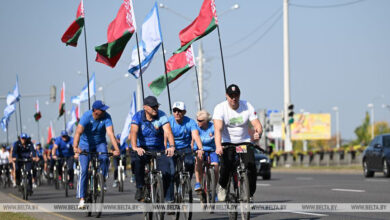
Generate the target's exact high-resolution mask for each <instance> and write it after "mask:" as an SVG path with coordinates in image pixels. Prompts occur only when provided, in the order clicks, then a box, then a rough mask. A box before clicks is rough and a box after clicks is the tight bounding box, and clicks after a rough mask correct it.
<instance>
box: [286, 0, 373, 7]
mask: <svg viewBox="0 0 390 220" xmlns="http://www.w3.org/2000/svg"><path fill="white" fill-rule="evenodd" d="M363 1H365V0H355V1H352V2H346V3H339V4H334V5H301V4H294V3H290V4H289V5H290V6H294V7H299V8H337V7H344V6H349V5H354V4H358V3H361V2H363Z"/></svg>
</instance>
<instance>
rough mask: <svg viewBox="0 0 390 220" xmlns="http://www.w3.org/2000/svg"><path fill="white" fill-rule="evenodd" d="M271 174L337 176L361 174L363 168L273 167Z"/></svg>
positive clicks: (358, 166)
mask: <svg viewBox="0 0 390 220" xmlns="http://www.w3.org/2000/svg"><path fill="white" fill-rule="evenodd" d="M271 172H273V173H337V174H361V175H363V168H362V167H361V166H360V165H353V166H333V167H326V166H321V167H313V166H310V167H273V168H272V171H271Z"/></svg>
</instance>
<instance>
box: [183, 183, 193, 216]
mask: <svg viewBox="0 0 390 220" xmlns="http://www.w3.org/2000/svg"><path fill="white" fill-rule="evenodd" d="M181 203H184V204H185V205H187V206H183V209H182V210H181V216H182V219H185V220H191V219H192V188H191V182H190V180H189V177H188V178H186V180H185V181H184V183H182V184H181Z"/></svg>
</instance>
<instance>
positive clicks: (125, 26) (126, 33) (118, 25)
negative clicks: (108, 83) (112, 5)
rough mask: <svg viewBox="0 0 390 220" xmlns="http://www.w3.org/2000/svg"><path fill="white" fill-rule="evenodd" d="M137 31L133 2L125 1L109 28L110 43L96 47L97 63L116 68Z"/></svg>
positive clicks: (108, 39)
mask: <svg viewBox="0 0 390 220" xmlns="http://www.w3.org/2000/svg"><path fill="white" fill-rule="evenodd" d="M135 29H136V24H135V17H134V10H133V2H132V1H131V0H124V1H123V3H122V5H121V7H120V8H119V11H118V14H117V15H116V18H115V19H114V20H113V21H112V22H111V23H110V25H109V26H108V30H107V41H108V42H107V43H105V44H102V45H100V46H97V47H95V50H96V52H97V55H96V62H99V63H103V64H106V65H108V66H110V67H112V68H114V67H115V65H116V63H117V62H118V60H119V59H120V57H121V55H122V52H123V50H124V49H125V47H126V44H127V42H128V41H129V40H130V38H131V36H132V35H133V33H134V32H135Z"/></svg>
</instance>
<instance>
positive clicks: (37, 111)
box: [34, 100, 42, 121]
mask: <svg viewBox="0 0 390 220" xmlns="http://www.w3.org/2000/svg"><path fill="white" fill-rule="evenodd" d="M35 110H36V111H35V114H34V118H35V121H39V119H41V118H42V115H41V112H40V111H39V101H38V100H37V102H36V103H35Z"/></svg>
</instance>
